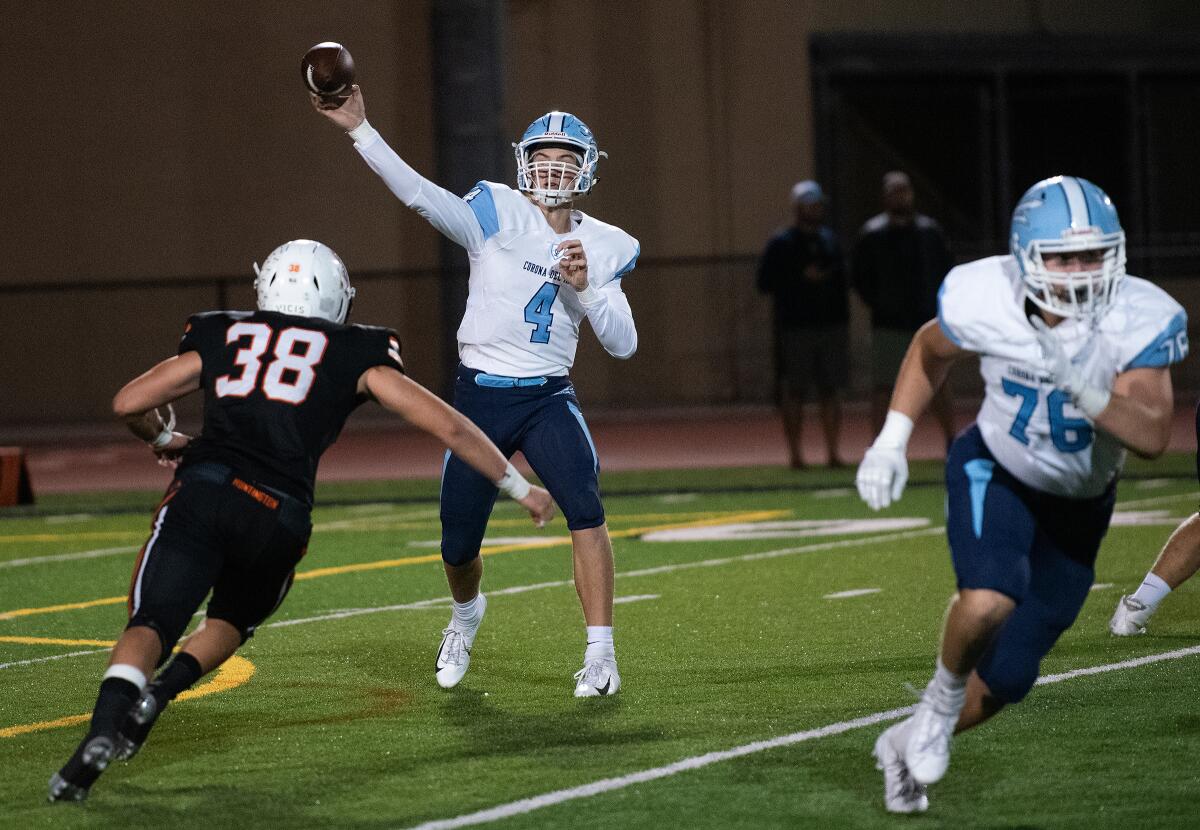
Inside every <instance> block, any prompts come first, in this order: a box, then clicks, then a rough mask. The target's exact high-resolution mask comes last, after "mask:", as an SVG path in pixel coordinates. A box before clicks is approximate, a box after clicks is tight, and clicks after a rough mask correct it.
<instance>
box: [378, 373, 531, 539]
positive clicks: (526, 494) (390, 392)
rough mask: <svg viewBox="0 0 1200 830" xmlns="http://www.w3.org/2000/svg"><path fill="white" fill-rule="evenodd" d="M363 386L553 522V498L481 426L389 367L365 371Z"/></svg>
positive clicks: (383, 405)
mask: <svg viewBox="0 0 1200 830" xmlns="http://www.w3.org/2000/svg"><path fill="white" fill-rule="evenodd" d="M358 388H359V391H360V392H363V393H366V394H369V395H370V396H371V397H373V398H374V399H375V400H377V401H378V402H379V404H380V405H381V406H382V407H383V408H384V409H387V410H389V411H391V412H395V413H396V414H397V415H400V416H402V417H403V418H405V419H406V420H408V421H409V422H410V423H411V424H412V425H413V426H415V427H418V428H420V429H423V430H424V431H425V432H428V433H429V434H430V435H433V436H435V437H437V438H439V439H441V440H442V441H443V442H445V444H446V446H447V447H449V448H450V451H451V452H453V453H454V454H455V455H456V456H458V457H459V458H461V459H462V460H463V461H465V462H466V463H468V464H470V465H471V466H472V467H474V468H475V469H476V470H478V471H479V473H480V474H481V475H483V476H485V477H487V479H488V480H489V481H491V482H493V483H494V484H495V485H496V486H497V487H499V488H500V489H501V490H503V491H504V492H505V493H507V494H508V495H510V496H512V497H513V498H514V499H516V500H517V501H518V502H519V503H520V504H521V506H522V507H524V508H525V509H526V510H528V511H529V515H530V516H531V517H533V521H534V524H536V525H537V526H538V527H541V526H542V525H544V524H546V522H548V521H550V519H551V518H553V516H554V501H553V500H552V499H551V498H550V494H549V493H548V492H546V491H545V490H543V489H542V488H541V487H535V486H533V485H531V484H530V483H529V482H528V481H526V480H525V479H524V477H522V476H521V474H520V473H518V472H517V470H516V468H514V467H513V466H512V464H510V463H509V462H508V460H507V459H505V457H504V456H503V455H502V454H501V453H500V450H498V449H496V445H495V444H493V443H492V442H491V441H489V440H488V438H487V436H486V435H484V434H483V432H482V431H481V430H480V429H479V427H477V426H475V425H474V424H473V423H471V422H470V421H469V420H467V419H466V418H465V417H463V416H462V415H461V414H459V413H458V412H456V411H454V410H453V409H451V408H450V407H449V406H447V405H446V404H445V403H444V402H443V401H442V400H441V399H439V398H438V397H437V396H435V395H434V394H433V393H432V392H430V391H429V390H428V389H426V388H425V387H423V386H421V385H420V384H419V383H416V382H415V381H412V380H409V379H408V378H406V377H405V376H404V375H402V374H400V373H399V372H397V371H396V370H395V369H392V368H390V367H387V366H375V367H373V368H371V369H368V370H367V371H366V372H364V373H363V375H362V377H361V378H360V379H359V383H358Z"/></svg>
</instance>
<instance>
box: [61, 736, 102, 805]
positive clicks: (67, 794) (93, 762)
mask: <svg viewBox="0 0 1200 830" xmlns="http://www.w3.org/2000/svg"><path fill="white" fill-rule="evenodd" d="M114 751H115V749H114V745H113V740H112V738H109V737H108V736H106V735H96V736H95V737H93V738H84V741H83V743H82V744H80V746H79V748H78V749H76V750H75V754H74V755H72V756H71V760H69V761H67V763H66V766H64V767H63V768H62V769H60V770H59V771H58V772H56V773H54V775H52V776H50V784H49V789H48V791H47V793H46V800H47V801H50V802H55V801H83V800H84V799H85V798H87V797H88V790H89V789H91V786H92V784H94V783H96V779H97V778H99V777H100V773H102V772H104V770H105V769H106V768H107V767H108V764H109V762H110V761H111V760H112V759H113V753H114Z"/></svg>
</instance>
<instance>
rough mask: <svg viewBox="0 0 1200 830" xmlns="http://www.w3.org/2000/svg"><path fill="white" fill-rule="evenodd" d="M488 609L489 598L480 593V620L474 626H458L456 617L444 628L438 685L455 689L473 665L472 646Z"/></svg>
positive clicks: (439, 647)
mask: <svg viewBox="0 0 1200 830" xmlns="http://www.w3.org/2000/svg"><path fill="white" fill-rule="evenodd" d="M485 611H487V598H486V597H485V596H484V595H483V594H480V595H479V622H477V623H475V627H474V628H470V629H463V628H457V627H455V624H454V618H453V617H451V618H450V625H449V626H447V627H446V628H445V629H443V630H442V644H441V645H440V646H438V653H437V662H436V663H435V669H434V670H435V671H436V673H437V682H438V685H439V686H441V687H442V688H443V689H453V688H454V687H455V686H457V685H458V683H459V681H460V680H462V679H463V675H465V674H466V673H467V669H468V668H470V666H471V647H472V646H473V645H475V634H476V632H478V631H479V623H482V622H483V614H484V612H485Z"/></svg>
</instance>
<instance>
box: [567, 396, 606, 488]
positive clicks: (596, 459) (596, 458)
mask: <svg viewBox="0 0 1200 830" xmlns="http://www.w3.org/2000/svg"><path fill="white" fill-rule="evenodd" d="M567 409H569V410H571V414H572V415H574V416H575V420H576V421H578V422H579V426H580V427H582V428H583V437H584V438H586V439H587V442H588V446H589V447H591V448H592V464H593V466H595V468H596V472H600V456H598V455H596V442H595V441H593V440H592V433H591V432H589V431H588V427H587V423H586V422H585V421H584V420H583V413H582V412H580V411H579V407H577V406H576V405H575V404H573V403H571V402H570V401H568V402H567Z"/></svg>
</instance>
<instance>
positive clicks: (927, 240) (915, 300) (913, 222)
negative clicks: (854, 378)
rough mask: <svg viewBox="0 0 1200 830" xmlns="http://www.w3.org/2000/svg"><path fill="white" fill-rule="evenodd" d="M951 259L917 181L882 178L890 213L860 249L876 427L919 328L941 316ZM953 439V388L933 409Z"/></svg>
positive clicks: (868, 229) (857, 277)
mask: <svg viewBox="0 0 1200 830" xmlns="http://www.w3.org/2000/svg"><path fill="white" fill-rule="evenodd" d="M951 265H952V260H951V257H950V249H949V247H948V246H947V244H946V237H945V234H943V233H942V228H941V226H940V225H938V223H937V222H936V221H935V220H933V219H931V218H930V217H928V216H925V215H924V214H921V213H917V210H916V206H915V194H914V192H913V186H912V181H911V180H910V179H909V177H908V174H907V173H904V172H901V171H899V170H893V171H892V172H890V173H887V174H885V175H884V177H883V213H880V214H879V215H877V216H873V217H871V218H870V219H868V220H867V222H866V224H864V225H863V226H862V230H860V231H859V234H858V241H857V242H856V243H855V245H854V256H853V279H854V289H855V290H856V291H857V292H858V294H859V296H860V297H862V299H863V302H864V303H866V304H867V307H868V308H870V309H871V423H872V426H873V428H874V429H875V431H876V432H878V431H879V430H880V429H881V428H882V427H883V417H884V415H885V413H886V412H887V404H888V399H889V396H890V394H891V389H892V384H893V383H894V382H895V380H896V376H897V374H899V372H900V362H901V361H902V360H903V359H904V353H905V351H906V350H907V349H908V344H909V343H910V342H911V341H912V338H913V335H914V334H916V331H917V329H919V328H920V327H921V326H922V325H924V323H925V321H926V320H929V319H931V318H933V317H936V316H937V294H938V289H939V287H940V286H941V284H942V278H943V277H945V276H946V272H948V271H949V270H950V266H951ZM929 408H930V411H931V412H932V413H933V415H934V417H935V418H937V421H938V424H939V425H940V426H941V428H942V433H943V435H944V436H945V439H946V446H949V445H950V442H951V441H952V440H953V439H954V410H953V401H952V400H951V396H950V389H949V386H948V385H943V386H942V388H941V389H940V390H939V391H938V394H937V395H936V396H935V397H934V399H933V401H932V402H931V403H930V407H929Z"/></svg>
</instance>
